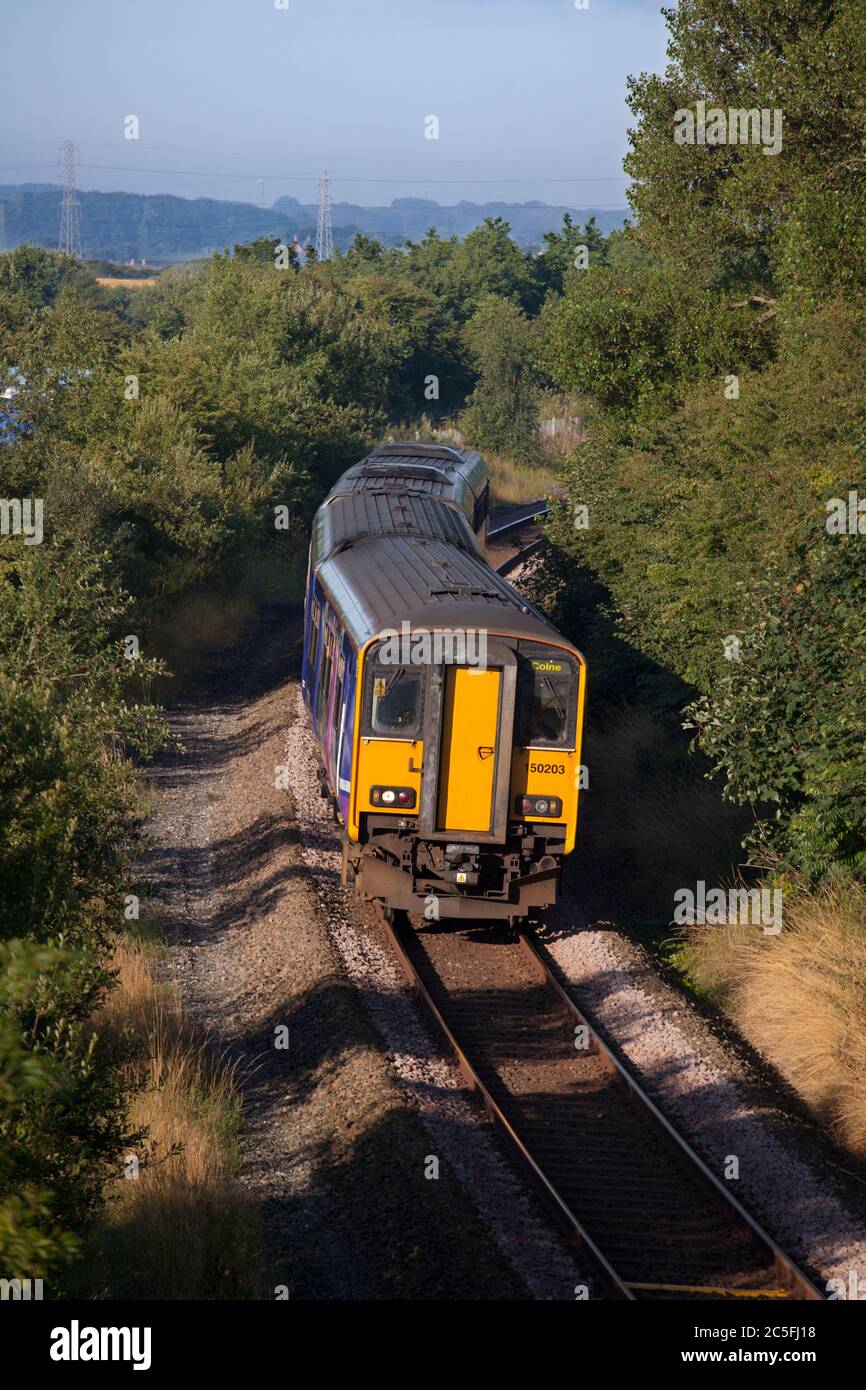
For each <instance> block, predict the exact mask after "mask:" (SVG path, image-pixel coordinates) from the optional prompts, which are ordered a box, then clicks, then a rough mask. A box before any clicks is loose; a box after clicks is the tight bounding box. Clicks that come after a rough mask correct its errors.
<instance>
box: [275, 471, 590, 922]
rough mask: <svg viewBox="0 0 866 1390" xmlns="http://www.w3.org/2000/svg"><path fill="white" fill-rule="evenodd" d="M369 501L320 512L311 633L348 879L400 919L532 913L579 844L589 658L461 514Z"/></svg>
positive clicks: (321, 729) (308, 680) (316, 710)
mask: <svg viewBox="0 0 866 1390" xmlns="http://www.w3.org/2000/svg"><path fill="white" fill-rule="evenodd" d="M338 486H339V485H338ZM361 497H364V498H365V500H364V501H361V500H359V499H360V498H361ZM336 499H342V500H340V501H339V502H337V501H336ZM369 499H370V494H367V493H366V490H361V491H360V493H359V492H357V491H354V492H351V493H336V495H333V494H332V497H331V498H330V499H329V500H328V501H327V502H326V503H325V504H324V505H323V507H322V509H320V512H319V514H318V515H317V518H316V522H315V524H314V529H313V541H312V544H311V559H310V572H309V581H308V589H307V606H306V623H305V634H304V657H303V669H302V689H303V695H304V700H305V702H306V705H307V709H308V712H309V715H310V719H311V722H312V725H313V729H314V734H315V738H316V744H317V753H318V757H319V760H320V766H321V776H322V784H323V791H324V793H325V794H326V795H328V796H329V797H331V798H332V799H333V803H334V805H335V808H336V810H337V813H338V816H339V819H340V821H341V823H342V825H343V833H344V878H345V879H347V880H348V878H349V877H350V876H351V877H354V882H355V886H356V889H357V890H358V892H359V893H360V894H361V895H362V896H363V897H366V898H369V899H377V900H379V901H380V902H382V903H383V904H384V905H385V906H386V907H388V908H392V909H405V910H408V911H410V912H426V915H427V916H439V917H457V918H473V917H474V918H483V919H490V918H497V917H499V918H508V919H514V918H522V917H526V916H529V915H531V914H532V912H533V911H534V910H538V909H541V908H543V907H545V906H548V905H549V904H550V903H551V902H553V901H554V899H555V896H556V891H557V886H558V884H559V881H560V874H561V866H562V860H563V856H564V855H566V854H567V853H568V852H569V851H570V850H571V849H572V848H573V846H574V841H575V833H576V824H577V806H578V794H579V787H580V781H581V778H580V767H581V764H580V742H581V729H582V723H583V702H584V692H585V664H584V661H583V658H582V657H581V655H580V653H579V652H578V651H577V650H576V648H575V647H574V646H573V645H572V644H571V643H569V642H568V641H566V639H565V638H563V637H562V636H561V635H560V634H559V633H558V632H557V631H556V629H555V628H554V627H553V626H552V625H551V624H550V623H549V622H548V621H547V619H546V618H544V617H543V615H542V614H541V613H539V612H537V611H536V610H535V609H534V608H533V607H532V606H531V605H529V604H527V603H526V602H525V601H524V600H523V599H522V598H521V597H520V595H518V594H517V592H516V591H515V590H514V589H513V588H512V587H511V585H509V584H508V583H507V582H506V581H505V580H504V579H503V578H501V577H500V576H499V575H498V574H496V573H495V572H494V571H493V570H491V569H490V568H489V566H488V565H487V564H486V563H485V561H484V560H483V558H482V557H481V555H480V554H479V553H478V550H477V537H476V536H475V535H474V533H473V531H472V528H471V524H470V521H469V518H468V517H467V515H466V513H465V511H462V509H455V508H454V507H453V505H451V504H449V503H447V502H445V501H444V500H443V499H442V498H441V497H438V498H431V497H430V496H429V495H428V496H423V497H419V496H413V495H412V494H411V493H410V494H403V495H400V494H396V493H395V494H392V495H390V496H389V497H388V498H387V500H386V501H384V502H383V499H382V495H380V496H379V498H378V500H377V501H376V503H375V504H374V505H371V504H370V500H369ZM335 506H336V509H335ZM461 512H462V514H461Z"/></svg>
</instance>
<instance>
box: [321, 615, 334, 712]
mask: <svg viewBox="0 0 866 1390" xmlns="http://www.w3.org/2000/svg"><path fill="white" fill-rule="evenodd" d="M333 657H334V632H333V628H330V627H328V626H326V627H325V645H324V647H323V649H322V666H321V670H320V671H319V714H320V715H323V714H324V710H325V706H326V704H327V700H328V687H329V686H330V684H331V667H332V665H333Z"/></svg>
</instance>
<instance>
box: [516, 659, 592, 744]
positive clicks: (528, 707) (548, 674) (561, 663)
mask: <svg viewBox="0 0 866 1390" xmlns="http://www.w3.org/2000/svg"><path fill="white" fill-rule="evenodd" d="M576 705H577V673H576V671H575V669H574V667H573V665H572V663H571V662H570V661H569V660H568V658H567V657H566V656H565V654H564V653H563V652H549V653H548V652H545V651H543V650H539V651H538V652H537V653H535V652H533V654H532V655H531V656H530V655H527V654H526V653H525V652H524V653H522V654H521V657H520V659H519V664H518V677H517V721H516V722H517V742H518V744H519V745H520V746H521V747H524V748H526V747H529V746H537V745H539V744H541V745H544V746H545V747H548V748H566V747H569V746H571V745H572V744H573V742H574V724H575V713H576Z"/></svg>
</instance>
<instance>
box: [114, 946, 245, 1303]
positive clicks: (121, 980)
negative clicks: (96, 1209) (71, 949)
mask: <svg viewBox="0 0 866 1390" xmlns="http://www.w3.org/2000/svg"><path fill="white" fill-rule="evenodd" d="M160 949H161V948H160V947H159V946H158V945H156V944H154V942H152V941H148V940H147V939H146V937H144V936H142V937H138V938H130V939H128V940H125V941H123V942H122V943H121V944H120V946H119V947H118V950H117V952H116V955H115V960H114V967H115V969H116V971H117V974H118V985H117V988H116V989H115V990H113V991H112V993H111V995H110V996H109V998H108V1000H107V1002H106V1004H105V1007H104V1010H103V1012H102V1014H101V1016H100V1018H99V1020H98V1022H99V1025H100V1027H101V1028H102V1029H103V1030H105V1031H106V1032H107V1033H108V1034H109V1035H111V1036H114V1037H121V1036H122V1035H123V1034H124V1033H131V1034H132V1035H133V1036H134V1037H135V1038H136V1039H137V1040H138V1041H139V1043H140V1055H139V1056H138V1058H137V1060H136V1061H135V1062H134V1063H132V1064H131V1070H132V1073H133V1074H132V1075H131V1076H130V1082H131V1085H132V1086H133V1088H134V1095H133V1099H132V1104H131V1115H130V1118H131V1121H132V1124H133V1125H134V1126H135V1127H136V1128H145V1127H146V1130H147V1139H146V1141H145V1144H144V1146H143V1151H142V1152H141V1153H140V1154H138V1155H137V1158H138V1159H139V1167H138V1173H137V1176H130V1175H127V1176H125V1177H121V1178H119V1179H118V1180H117V1181H116V1182H114V1183H113V1184H112V1185H111V1187H110V1189H109V1191H108V1192H107V1193H106V1216H105V1220H104V1222H103V1224H102V1227H101V1229H100V1230H99V1232H98V1233H97V1236H96V1250H95V1258H94V1262H93V1265H94V1268H95V1269H96V1270H98V1283H99V1286H100V1288H99V1291H100V1293H101V1294H102V1296H104V1297H108V1298H126V1299H148V1298H153V1299H176V1300H189V1299H208V1300H213V1299H230V1298H256V1297H261V1296H267V1295H266V1294H264V1293H263V1288H262V1278H261V1269H262V1266H261V1253H260V1251H261V1243H260V1231H259V1222H258V1216H257V1211H256V1208H255V1205H254V1204H253V1203H252V1202H251V1200H250V1199H249V1198H248V1197H247V1196H246V1194H245V1193H244V1191H243V1189H242V1188H241V1187H240V1186H239V1184H238V1182H237V1180H236V1172H237V1167H238V1161H239V1154H238V1147H237V1134H238V1130H239V1127H240V1121H241V1102H240V1094H239V1089H238V1076H237V1070H236V1067H235V1066H233V1065H232V1064H231V1063H229V1062H227V1061H226V1059H225V1058H224V1057H221V1056H219V1055H218V1054H217V1053H216V1052H215V1051H214V1049H213V1047H212V1045H211V1043H210V1042H209V1040H208V1039H207V1037H205V1036H204V1035H203V1034H202V1033H201V1031H200V1030H199V1029H197V1028H196V1027H195V1026H194V1025H192V1024H191V1023H190V1021H189V1020H188V1019H187V1018H186V1017H185V1015H184V1012H183V1008H182V1005H181V1000H180V996H179V994H178V992H177V991H176V989H174V988H173V987H172V986H171V985H169V984H167V983H166V982H165V981H164V980H162V979H161V978H160V974H159V957H160ZM131 1157H132V1156H129V1157H128V1158H127V1161H126V1163H125V1167H126V1169H127V1173H128V1174H129V1173H130V1172H132V1173H134V1172H135V1163H134V1162H131V1161H129V1160H130V1158H131Z"/></svg>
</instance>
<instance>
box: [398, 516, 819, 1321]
mask: <svg viewBox="0 0 866 1390" xmlns="http://www.w3.org/2000/svg"><path fill="white" fill-rule="evenodd" d="M546 511H547V508H546V507H544V506H543V505H542V504H537V505H536V506H535V507H534V508H533V509H532V510H530V511H527V514H526V515H521V516H519V517H512V518H509V520H508V521H506V522H505V523H504V524H503V525H501V526H499V527H497V528H495V529H494V530H493V531H491V532H490V533H489V539H490V540H494V541H495V542H496V543H497V544H501V541H502V538H503V537H505V536H506V535H507V534H508V533H509V532H513V531H517V530H520V529H521V528H522V527H525V526H527V525H528V524H529V523H531V522H532V521H533V520H534V519H535V518H536V517H539V516H540V515H542V514H543V513H544V512H546ZM540 543H541V542H540V541H539V540H537V539H534V540H533V541H532V542H531V544H530V545H529V546H526V547H524V548H519V547H518V548H515V549H514V551H513V553H511V554H510V555H509V557H508V558H507V559H506V560H505V561H504V562H503V563H500V564H499V565H498V566H497V568H498V570H499V572H500V573H508V572H510V571H511V570H513V569H514V568H516V567H517V566H518V565H519V564H520V563H521V562H522V560H523V559H525V558H526V557H527V555H529V554H531V553H533V551H534V550H535V549H537V547H538V545H539V544H540ZM380 917H381V921H382V923H383V925H384V927H385V929H386V931H387V932H388V935H389V936H390V939H391V943H392V945H393V947H394V950H395V951H396V953H397V956H398V958H399V961H400V964H401V966H402V968H403V970H404V973H405V974H406V976H407V979H408V980H409V982H410V984H411V985H412V986H413V988H414V989H415V990H416V992H417V993H418V995H419V996H420V998H421V999H422V1001H423V1003H424V1004H425V1005H426V1007H427V1009H428V1010H429V1012H430V1014H431V1015H432V1017H433V1019H434V1022H435V1024H436V1026H437V1027H438V1028H439V1029H440V1030H441V1031H442V1033H443V1034H444V1036H445V1039H446V1041H447V1043H448V1045H449V1046H450V1048H451V1050H452V1051H453V1053H454V1055H455V1057H456V1059H457V1063H458V1065H459V1067H460V1070H461V1072H462V1074H463V1076H464V1078H465V1080H466V1081H467V1083H468V1085H469V1086H470V1088H471V1089H472V1091H473V1092H474V1093H475V1095H476V1097H477V1098H478V1099H479V1101H480V1102H481V1103H482V1105H483V1106H484V1108H485V1109H486V1111H487V1113H488V1115H489V1116H490V1118H491V1119H492V1121H493V1123H494V1125H495V1126H496V1127H497V1129H498V1130H499V1132H500V1134H501V1135H502V1137H503V1139H504V1140H505V1143H506V1145H507V1147H508V1148H509V1149H510V1150H511V1152H512V1154H513V1155H514V1156H515V1157H516V1158H517V1160H518V1161H519V1163H520V1164H521V1166H522V1167H523V1168H524V1169H525V1171H526V1172H527V1174H528V1176H529V1178H530V1179H531V1181H532V1183H533V1185H534V1187H535V1188H536V1190H537V1191H538V1193H539V1194H540V1196H541V1197H542V1198H543V1199H544V1201H545V1202H546V1203H547V1204H548V1206H549V1207H550V1208H551V1210H552V1212H553V1214H554V1216H555V1217H556V1218H557V1220H558V1221H559V1223H560V1225H561V1226H562V1228H563V1229H564V1231H565V1233H566V1235H567V1236H568V1237H569V1238H570V1239H571V1240H572V1241H573V1242H574V1243H575V1244H577V1245H578V1246H579V1248H580V1249H581V1250H582V1251H583V1253H584V1254H585V1255H586V1256H588V1257H589V1261H590V1262H591V1264H592V1266H593V1269H594V1271H595V1274H596V1275H597V1277H598V1279H599V1280H600V1282H601V1284H602V1285H603V1287H604V1288H605V1290H606V1292H607V1293H608V1295H609V1296H611V1297H614V1298H619V1299H625V1300H629V1301H635V1300H652V1299H693V1300H704V1299H730V1300H742V1301H753V1300H777V1299H782V1300H784V1299H797V1300H799V1299H809V1300H820V1299H822V1297H823V1295H822V1294H821V1293H819V1291H818V1290H817V1289H816V1288H815V1286H814V1285H813V1284H812V1283H811V1281H810V1280H809V1279H808V1277H807V1276H806V1275H805V1274H804V1273H803V1272H802V1271H801V1270H800V1269H798V1268H797V1266H796V1265H795V1264H794V1262H793V1261H792V1260H791V1259H789V1257H788V1256H787V1255H785V1254H784V1252H783V1251H782V1250H781V1249H780V1248H779V1247H778V1246H777V1245H776V1244H775V1242H774V1241H773V1240H772V1238H771V1237H770V1236H769V1235H768V1234H767V1233H766V1232H765V1231H763V1230H762V1229H761V1227H760V1226H759V1224H758V1223H757V1222H756V1221H755V1220H754V1218H753V1217H752V1216H751V1215H750V1214H749V1213H748V1212H747V1211H746V1210H745V1208H744V1207H743V1206H742V1205H741V1204H740V1203H739V1202H738V1200H737V1199H736V1198H735V1197H734V1196H733V1194H732V1192H731V1190H730V1188H729V1186H728V1185H726V1183H724V1182H722V1181H721V1180H720V1179H719V1178H718V1177H716V1175H715V1174H714V1173H713V1172H712V1171H711V1170H710V1169H709V1168H708V1167H707V1165H706V1164H705V1163H704V1162H703V1160H702V1159H701V1158H700V1157H699V1156H698V1155H697V1154H696V1153H695V1152H694V1151H693V1150H692V1149H691V1148H690V1147H689V1145H688V1144H687V1143H686V1142H685V1140H684V1139H683V1138H682V1137H681V1135H680V1134H679V1133H678V1132H677V1131H676V1130H675V1129H674V1127H673V1126H672V1125H671V1124H670V1122H669V1121H668V1120H667V1119H666V1118H665V1117H664V1116H663V1115H662V1113H661V1112H660V1111H659V1109H658V1108H657V1106H656V1105H655V1104H654V1103H653V1101H652V1100H651V1099H650V1097H649V1096H648V1095H646V1093H645V1092H644V1091H643V1090H642V1088H641V1087H640V1085H639V1084H638V1083H637V1081H636V1080H635V1079H634V1078H633V1077H632V1076H631V1075H630V1073H629V1072H628V1070H627V1068H626V1067H625V1066H624V1065H623V1064H622V1062H620V1060H619V1059H618V1058H617V1057H616V1055H615V1054H614V1053H613V1052H612V1051H611V1049H610V1048H609V1047H608V1046H607V1044H606V1043H605V1042H604V1041H603V1039H602V1038H601V1037H600V1036H599V1035H598V1034H597V1033H596V1031H595V1029H594V1028H593V1027H592V1026H591V1024H590V1023H589V1021H588V1020H587V1019H586V1018H585V1017H584V1016H583V1015H582V1014H581V1012H580V1010H579V1009H578V1007H577V1005H576V1004H575V1003H574V1001H573V1000H572V999H571V997H570V996H569V995H568V994H567V993H566V991H565V990H564V989H563V987H562V985H561V984H560V983H559V981H558V980H557V978H556V976H555V975H554V974H553V972H552V970H551V968H550V966H549V965H548V963H547V959H546V957H545V953H544V951H543V948H541V947H540V945H539V943H538V941H537V939H536V938H535V936H534V935H533V933H532V932H531V931H530V930H529V929H528V928H520V929H516V930H515V929H513V928H508V927H504V926H501V925H499V924H489V925H488V924H484V923H480V922H479V923H476V924H475V925H474V926H473V927H471V928H467V927H461V928H458V927H457V926H456V925H449V924H448V923H438V922H435V923H423V924H419V927H418V929H417V930H416V929H415V928H414V927H413V926H412V925H411V924H410V922H409V919H408V918H407V916H406V914H400V913H398V914H395V916H394V918H393V920H391V919H389V917H388V915H387V914H386V913H384V912H380Z"/></svg>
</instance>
